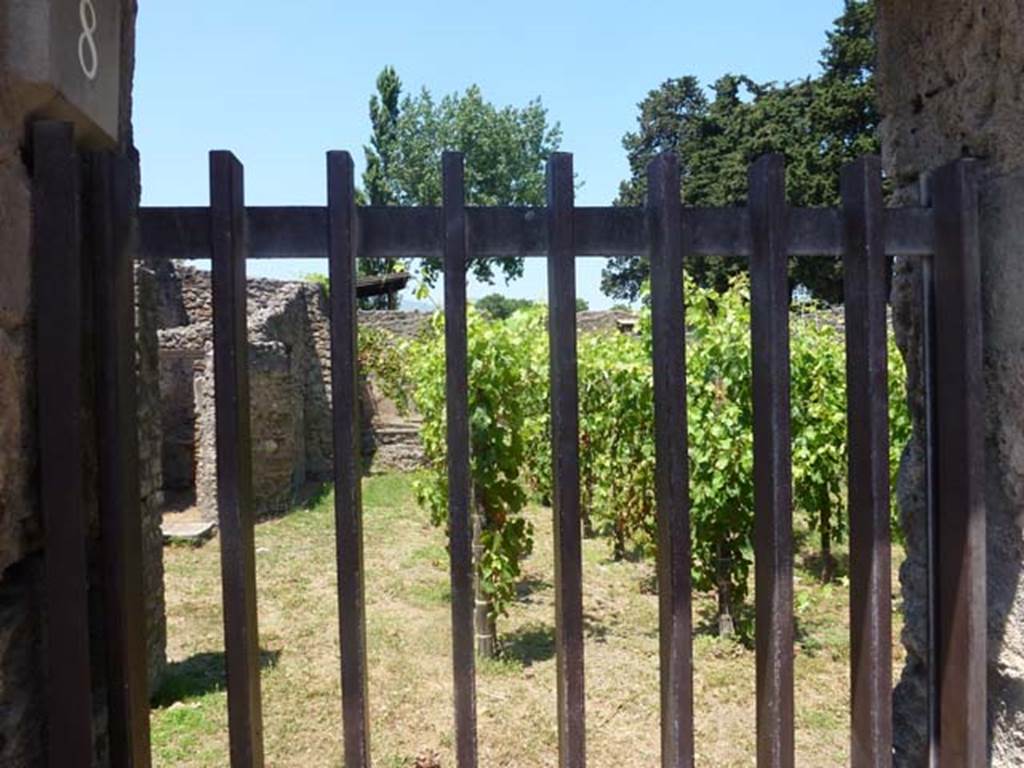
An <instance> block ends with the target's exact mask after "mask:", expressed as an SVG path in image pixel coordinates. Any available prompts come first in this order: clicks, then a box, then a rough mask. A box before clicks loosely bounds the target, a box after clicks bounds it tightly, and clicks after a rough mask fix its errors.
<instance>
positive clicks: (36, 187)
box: [32, 122, 92, 768]
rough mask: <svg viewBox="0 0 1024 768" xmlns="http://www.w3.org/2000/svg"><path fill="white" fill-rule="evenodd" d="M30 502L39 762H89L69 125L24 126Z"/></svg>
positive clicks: (75, 171)
mask: <svg viewBox="0 0 1024 768" xmlns="http://www.w3.org/2000/svg"><path fill="white" fill-rule="evenodd" d="M32 156H33V157H32V160H33V168H32V174H33V176H32V244H33V245H32V247H33V257H34V260H35V280H34V282H35V302H36V307H35V311H36V328H35V331H36V386H37V391H38V405H37V427H38V430H39V505H40V507H41V509H42V517H43V527H44V532H45V539H44V547H45V556H44V562H45V588H46V593H45V594H46V625H45V627H46V642H47V653H46V665H47V668H46V672H47V687H48V689H47V696H46V701H47V713H46V714H47V721H48V722H47V725H48V728H49V732H50V734H51V738H49V739H48V740H47V758H48V762H49V765H50V766H51V768H58V766H59V768H65V766H67V768H74V767H75V766H83V767H85V766H89V765H91V764H92V679H91V678H92V676H91V674H90V668H89V588H88V583H89V582H88V569H87V565H86V553H85V542H86V535H87V534H86V532H87V526H86V520H85V509H84V508H83V506H82V495H83V491H84V488H83V485H82V483H83V474H82V418H81V412H80V411H81V406H82V250H81V246H82V242H81V221H80V216H79V204H80V194H79V186H80V184H79V171H80V168H79V164H78V157H77V156H76V154H75V149H74V129H73V127H72V125H71V124H70V123H59V122H39V123H36V124H35V125H33V126H32Z"/></svg>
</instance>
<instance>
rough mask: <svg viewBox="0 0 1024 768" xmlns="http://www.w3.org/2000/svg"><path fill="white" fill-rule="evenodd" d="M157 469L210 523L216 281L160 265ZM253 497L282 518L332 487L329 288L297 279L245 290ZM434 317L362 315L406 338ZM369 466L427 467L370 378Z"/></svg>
mask: <svg viewBox="0 0 1024 768" xmlns="http://www.w3.org/2000/svg"><path fill="white" fill-rule="evenodd" d="M157 284H158V285H157V293H158V297H159V299H158V306H159V309H158V315H159V324H160V330H159V332H158V334H159V339H160V342H159V346H160V354H159V367H160V376H159V378H160V397H161V403H162V408H161V429H162V434H163V445H162V459H161V460H162V466H163V478H164V489H165V490H166V492H167V494H168V496H169V497H170V498H172V499H173V498H174V497H175V496H183V497H184V498H185V499H187V501H186V502H185V505H187V504H188V503H190V502H191V501H192V499H191V497H190V496H189V494H190V492H192V491H193V489H194V502H195V505H196V506H197V507H198V509H199V512H200V515H201V516H202V517H203V518H204V519H208V520H215V519H216V516H217V514H216V510H217V499H216V496H217V491H216V488H217V480H216V422H215V409H214V379H213V348H212V343H211V339H212V307H211V300H210V295H211V293H210V290H211V288H210V274H209V273H208V272H204V271H200V270H197V269H195V268H193V267H191V266H188V265H185V264H180V263H179V264H175V263H171V262H166V263H163V264H161V265H160V268H159V274H158V280H157ZM247 300H248V318H249V320H248V325H249V366H250V387H249V389H250V407H251V413H252V447H253V498H254V502H255V505H256V509H255V511H256V514H257V515H269V514H278V513H281V512H284V511H286V510H287V509H288V508H289V507H291V506H292V505H293V504H294V503H295V501H296V500H297V499H298V498H300V497H301V496H302V494H303V491H304V489H305V488H306V487H307V485H308V484H312V483H319V482H324V481H327V480H330V478H331V472H332V459H331V457H332V429H331V411H330V388H331V368H330V325H329V322H328V317H327V301H326V294H325V292H324V289H323V288H322V287H321V286H319V285H317V284H315V283H308V282H302V281H279V280H267V279H251V280H249V282H248V295H247ZM430 317H431V313H429V312H422V311H400V310H399V311H387V310H376V311H363V310H360V312H359V318H358V322H359V324H360V327H368V328H375V329H379V330H381V331H384V332H386V333H389V334H392V335H394V336H395V337H397V338H399V339H412V338H415V337H416V336H418V335H419V334H420V333H422V332H423V331H424V330H425V329H426V328H427V327H428V326H429V322H430ZM632 318H633V316H632V315H631V314H630V313H628V312H621V311H587V312H581V313H580V314H579V318H578V324H579V328H580V331H581V332H584V333H586V332H592V331H597V330H602V329H617V328H620V327H622V324H626V325H627V326H628V324H629V323H630V322H631V320H632ZM361 406H362V410H363V414H364V417H365V418H364V423H365V425H366V426H365V429H364V432H363V457H364V463H365V465H366V467H367V468H368V471H370V472H381V471H392V470H410V469H416V468H417V467H420V466H422V465H423V447H422V444H421V442H420V437H419V431H420V421H419V419H418V417H417V416H416V415H415V414H409V413H403V412H401V411H400V410H399V409H398V408H397V407H396V406H395V404H394V403H393V402H391V401H390V400H389V399H388V398H387V397H385V396H384V395H383V394H382V393H381V389H380V387H379V386H378V385H377V383H376V382H375V381H374V380H373V379H372V377H371V378H370V379H368V380H365V381H364V382H363V392H362V398H361Z"/></svg>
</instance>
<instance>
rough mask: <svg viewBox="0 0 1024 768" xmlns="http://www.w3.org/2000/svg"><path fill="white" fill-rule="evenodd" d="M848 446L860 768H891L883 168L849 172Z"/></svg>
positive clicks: (853, 692)
mask: <svg viewBox="0 0 1024 768" xmlns="http://www.w3.org/2000/svg"><path fill="white" fill-rule="evenodd" d="M840 186H841V192H842V200H843V207H842V211H843V233H844V252H843V285H844V294H845V303H846V386H847V390H846V391H847V394H846V407H847V434H848V443H849V458H848V462H849V463H848V470H849V474H848V478H849V482H848V486H847V487H848V489H849V490H848V493H849V516H850V517H849V519H850V700H851V743H850V746H851V749H850V758H851V765H852V766H853V768H887V767H888V766H891V765H892V615H891V612H892V604H891V598H892V584H891V581H892V577H891V562H890V536H889V386H888V362H887V347H886V332H887V329H886V325H887V321H886V303H887V285H888V271H889V260H888V258H887V257H886V255H885V232H884V229H883V226H884V224H883V213H884V211H883V209H882V167H881V163H880V161H879V159H878V158H877V157H865V158H861V159H860V160H858V161H856V162H855V163H852V164H850V165H848V166H846V167H845V168H843V171H842V177H841V184H840Z"/></svg>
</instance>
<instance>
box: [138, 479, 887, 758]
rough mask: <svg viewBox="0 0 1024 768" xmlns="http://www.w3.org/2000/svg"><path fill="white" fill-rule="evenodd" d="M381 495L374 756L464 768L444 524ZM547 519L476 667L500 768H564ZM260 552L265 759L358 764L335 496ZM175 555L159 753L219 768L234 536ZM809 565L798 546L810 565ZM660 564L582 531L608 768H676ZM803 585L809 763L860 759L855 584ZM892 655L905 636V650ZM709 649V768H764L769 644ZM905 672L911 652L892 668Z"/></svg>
mask: <svg viewBox="0 0 1024 768" xmlns="http://www.w3.org/2000/svg"><path fill="white" fill-rule="evenodd" d="M363 502H364V509H365V512H364V527H365V560H366V590H367V637H368V646H369V655H370V659H369V665H370V666H369V676H370V677H369V687H370V701H371V712H370V716H371V725H372V735H371V745H372V750H373V756H374V763H375V765H378V766H384V768H407V767H411V766H414V765H415V762H416V758H417V757H418V756H422V757H425V756H427V755H434V756H436V758H437V759H438V760H439V764H440V765H443V766H452V765H454V759H453V755H452V722H451V721H452V717H451V656H450V650H449V649H450V636H451V629H450V614H449V611H450V594H449V590H448V560H447V554H446V552H445V548H444V537H443V533H442V531H439V530H437V529H435V528H433V527H431V526H430V525H429V523H428V521H427V517H426V514H425V513H423V512H421V511H420V510H419V509H418V508H417V507H416V504H415V501H414V499H413V496H412V489H411V478H410V476H408V475H384V476H378V477H371V478H368V479H367V480H366V481H365V483H364V495H363ZM529 514H530V516H531V518H532V519H533V521H534V523H535V525H536V532H537V542H536V546H535V548H534V555H533V556H532V557H531V558H530V559H529V561H528V562H527V563H526V567H525V579H524V581H523V583H522V585H521V586H520V590H519V596H520V597H519V600H518V601H517V603H516V605H515V606H514V607H513V609H512V611H511V615H510V616H509V617H508V618H507V619H504V620H502V621H500V622H499V632H500V633H501V635H502V648H503V650H502V655H501V657H500V658H498V659H494V660H482V661H481V662H480V663H479V665H478V694H477V695H478V716H479V739H480V752H481V755H480V757H481V765H483V766H488V768H490V767H492V766H517V767H532V766H538V767H539V766H554V765H556V751H557V743H558V741H557V732H556V727H555V725H556V724H555V648H554V639H553V627H554V592H553V588H552V583H551V582H552V573H553V569H552V558H551V549H552V538H551V521H550V510H547V509H544V508H540V507H537V508H532V509H531V510H530V512H529ZM256 553H257V554H256V559H257V582H258V603H259V628H260V645H261V648H262V649H263V654H262V659H261V661H262V667H263V672H262V685H263V716H264V742H265V747H266V756H267V764H268V765H271V766H302V767H303V768H306V767H307V766H308V767H310V768H312V767H315V766H340V765H341V764H342V763H341V749H340V741H341V733H340V719H341V717H340V705H339V701H340V684H339V679H338V640H337V601H336V595H335V575H334V574H335V566H334V536H333V507H332V502H331V499H330V497H321V498H320V499H318V500H317V501H316V502H315V503H313V504H312V505H310V506H309V507H307V508H304V509H299V510H296V511H294V512H293V513H291V514H289V515H287V516H285V517H281V518H278V519H274V520H268V521H265V522H262V523H260V524H259V525H258V526H257V530H256ZM838 554H840V555H841V554H842V553H838ZM165 557H166V561H165V567H166V580H167V607H168V637H169V641H168V653H169V655H170V658H171V660H172V661H171V666H170V669H169V670H168V674H167V677H166V680H165V682H164V684H163V686H162V688H161V690H160V692H159V693H158V695H157V697H156V698H155V700H154V708H153V712H152V727H153V751H154V763H155V765H157V766H216V767H217V768H220V767H221V766H225V765H228V762H229V761H228V751H227V709H226V707H227V699H226V695H225V693H224V690H223V680H224V656H223V628H222V618H221V609H220V564H219V557H220V553H219V547H218V545H217V542H216V541H212V542H209V543H207V544H206V545H205V546H203V547H200V548H193V547H182V546H175V547H170V548H168V549H167V550H166V551H165ZM897 559H898V558H897ZM805 560H806V558H802V557H798V558H797V563H798V564H800V563H803V562H805ZM808 567H809V566H808ZM652 576H653V567H652V565H651V564H649V563H644V562H614V561H612V560H611V559H610V558H609V549H608V546H607V544H606V543H605V542H603V541H600V540H587V541H585V542H584V584H585V586H584V613H585V621H586V633H587V636H586V662H587V680H586V683H587V749H588V755H589V757H590V763H591V764H592V765H597V766H606V765H615V766H623V767H624V768H641V766H642V767H643V768H649V767H650V766H654V765H657V764H658V754H659V751H658V738H659V737H658V699H659V694H658V636H657V615H658V614H657V611H658V604H657V596H656V595H654V594H651V590H650V588H649V586H650V583H651V580H652ZM795 589H796V601H795V602H796V616H797V627H798V632H797V637H798V643H797V649H796V748H797V764H799V765H801V766H828V767H831V766H836V765H842V764H846V763H848V762H849V760H848V741H849V735H848V732H849V724H848V714H847V711H848V707H849V692H848V689H849V682H848V681H849V672H848V667H849V648H848V639H847V637H848V611H849V601H848V596H847V592H848V590H847V588H846V587H845V586H844V585H843V584H842V583H839V584H835V585H826V586H823V585H821V584H819V583H818V582H817V580H816V579H815V577H814V575H813V573H812V572H811V571H810V570H807V569H805V568H804V567H798V570H797V578H796V584H795ZM694 611H695V614H696V616H695V619H697V622H696V623H698V624H699V623H702V622H700V617H702V616H709V615H710V616H713V611H714V603H713V600H712V599H711V597H710V596H708V595H697V596H695V605H694ZM896 618H897V617H896V616H895V615H894V619H896ZM894 623H896V624H897V626H896V627H894V637H896V636H898V635H897V633H898V632H899V626H898V621H896V622H894ZM894 649H895V650H896V651H897V652H899V651H900V650H901V647H900V646H899V644H898V643H894ZM694 657H695V658H694V662H695V663H694V669H695V671H694V684H695V692H696V694H695V695H696V718H695V720H696V722H695V727H696V732H697V750H698V753H697V761H698V763H699V764H701V765H707V766H716V767H717V766H751V765H753V763H754V759H753V756H754V734H755V722H754V654H753V651H752V650H751V649H750V648H747V647H745V646H743V645H741V644H739V643H737V642H733V641H729V640H720V639H718V638H716V637H714V636H712V635H710V634H707V633H704V632H699V633H698V634H697V635H696V637H695V639H694ZM899 666H900V664H899V659H897V660H896V663H895V664H894V667H895V668H896V669H899ZM423 762H424V763H426V764H427V765H430V764H431V763H430V762H429V761H427V760H424V761H423Z"/></svg>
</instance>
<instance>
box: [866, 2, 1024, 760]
mask: <svg viewBox="0 0 1024 768" xmlns="http://www.w3.org/2000/svg"><path fill="white" fill-rule="evenodd" d="M878 13H879V16H878V32H879V62H878V81H879V101H880V108H881V112H882V114H884V115H885V120H884V122H883V125H882V146H883V154H884V158H883V159H884V164H885V169H886V173H887V175H888V176H889V178H891V179H893V180H894V182H895V186H896V193H895V196H894V197H895V199H894V200H892V201H891V202H892V204H899V203H917V202H918V200H919V197H920V190H921V188H922V187H923V186H926V183H925V184H922V180H923V181H925V182H926V180H927V176H928V173H929V172H930V171H931V170H933V169H935V168H937V167H939V166H941V165H943V164H944V163H946V162H949V161H950V160H954V159H956V158H959V157H964V156H967V157H977V158H980V159H981V162H980V169H979V170H980V179H979V182H980V184H979V191H980V210H979V215H980V234H981V259H982V308H983V354H984V380H985V386H986V412H985V420H986V443H985V450H986V477H985V504H986V507H987V525H988V533H987V540H988V547H987V549H988V552H987V556H988V603H989V605H988V608H989V676H988V682H989V720H990V727H991V739H990V744H991V755H990V759H991V764H992V765H993V766H1019V765H1024V589H1022V587H1021V584H1020V576H1021V567H1022V562H1024V536H1022V531H1021V526H1022V523H1024V407H1022V403H1024V299H1022V297H1024V216H1022V215H1021V214H1022V212H1024V34H1022V32H1021V31H1022V30H1024V5H1022V4H1021V3H1020V2H1019V0H987V1H986V2H962V0H904V1H897V0H881V2H880V3H879V6H878ZM919 281H920V274H919V272H918V266H917V264H915V263H913V262H910V263H898V264H897V266H896V274H895V279H894V286H893V295H892V304H893V315H894V325H895V329H896V335H897V341H898V342H899V344H900V347H901V351H902V352H903V355H904V358H905V360H906V362H907V368H908V377H909V384H908V387H909V392H908V394H909V400H910V403H911V413H912V415H913V418H914V423H915V435H914V438H913V439H912V441H911V444H910V445H909V446H908V448H907V450H906V452H905V453H904V457H903V462H902V466H901V469H900V477H899V483H898V495H899V504H900V513H901V516H902V519H903V525H904V531H905V533H906V540H907V560H906V562H905V563H904V566H903V568H902V571H901V573H900V581H901V587H902V594H903V602H904V610H903V613H904V622H905V623H904V632H903V638H902V639H903V644H904V646H905V647H906V650H907V660H906V665H905V666H904V669H903V671H902V677H901V681H900V684H899V686H898V688H897V690H896V694H895V701H894V706H895V718H896V720H895V736H896V764H897V765H898V766H919V765H926V764H927V761H926V733H925V731H924V723H925V716H924V713H925V706H926V688H925V659H926V658H927V657H926V642H925V615H926V614H925V606H926V599H925V583H926V582H925V574H926V571H925V563H926V559H925V541H926V537H925V535H924V530H925V529H924V498H923V495H922V494H923V489H924V458H923V447H922V441H921V434H922V424H923V402H924V401H923V384H922V367H921V356H920V349H921V340H922V336H921V318H922V311H921V306H920V303H919V296H918V293H917V286H918V285H919Z"/></svg>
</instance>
